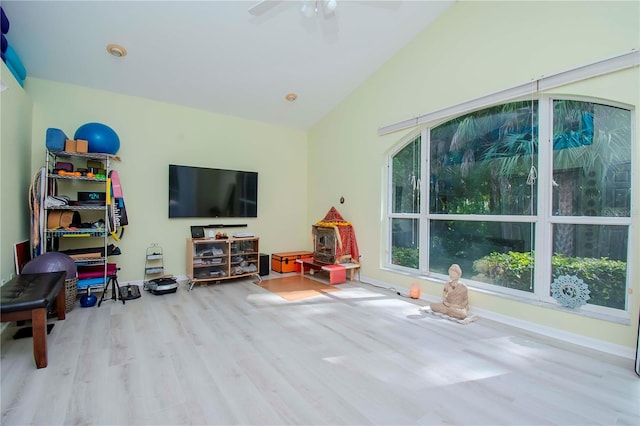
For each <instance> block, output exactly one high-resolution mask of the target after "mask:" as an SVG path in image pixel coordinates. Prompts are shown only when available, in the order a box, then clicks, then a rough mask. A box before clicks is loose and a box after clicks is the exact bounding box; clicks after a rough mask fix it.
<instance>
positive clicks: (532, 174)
mask: <svg viewBox="0 0 640 426" xmlns="http://www.w3.org/2000/svg"><path fill="white" fill-rule="evenodd" d="M535 92H536V89H535V88H534V86H531V168H530V169H529V175H528V176H527V185H529V188H530V190H531V194H530V197H529V200H530V201H529V214H530V215H533V209H534V200H535V191H536V182H537V180H538V171H537V170H536V164H535V160H534V158H535V155H534V154H535V149H536V138H537V136H536V132H535V130H534V129H536V126H535V117H536V110H535V106H534V101H533V99H534V96H535ZM539 106H540V103H539V102H538V107H539ZM538 115H539V114H538ZM538 128H539V127H538ZM538 133H539V132H538ZM538 144H539V141H538ZM529 232H530V235H529V244H530V245H531V248H530V250H529V253H530V254H531V258H532V260H533V264H534V265H535V253H534V250H533V246H534V241H535V232H534V230H533V224H529ZM534 270H535V269H533V268H532V271H534ZM529 290H531V291H533V276H531V279H530V280H529Z"/></svg>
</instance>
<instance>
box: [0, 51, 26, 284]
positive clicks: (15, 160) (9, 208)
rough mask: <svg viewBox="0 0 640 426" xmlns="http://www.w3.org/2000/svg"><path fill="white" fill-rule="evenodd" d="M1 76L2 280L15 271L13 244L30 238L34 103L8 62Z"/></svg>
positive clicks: (0, 223) (0, 247)
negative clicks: (30, 184)
mask: <svg viewBox="0 0 640 426" xmlns="http://www.w3.org/2000/svg"><path fill="white" fill-rule="evenodd" d="M0 64H1V69H0V78H2V82H3V83H4V85H5V86H7V90H5V91H3V92H2V93H0V129H1V130H0V280H2V281H7V280H9V279H10V278H11V277H12V276H13V274H15V266H14V257H13V245H14V244H15V243H17V242H20V241H25V240H28V239H29V228H30V227H29V222H30V220H29V217H30V213H29V202H28V200H29V198H28V194H29V183H30V181H31V164H30V163H31V114H32V109H33V108H32V103H31V99H30V98H29V96H28V95H27V93H26V92H25V91H24V90H23V89H22V87H20V85H19V84H18V82H17V81H16V79H15V78H14V77H13V75H12V74H11V72H10V71H9V69H8V68H7V66H6V65H5V64H4V62H2V61H0Z"/></svg>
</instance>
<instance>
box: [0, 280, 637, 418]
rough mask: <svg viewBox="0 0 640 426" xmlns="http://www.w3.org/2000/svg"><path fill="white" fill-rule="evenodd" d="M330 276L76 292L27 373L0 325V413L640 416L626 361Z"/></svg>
mask: <svg viewBox="0 0 640 426" xmlns="http://www.w3.org/2000/svg"><path fill="white" fill-rule="evenodd" d="M276 276H277V274H272V275H271V277H270V278H274V277H276ZM337 287H338V288H340V290H339V291H336V292H332V293H327V294H322V295H319V296H315V297H312V298H308V299H302V300H294V301H287V300H284V299H282V298H280V297H279V296H277V295H274V294H273V293H270V292H269V291H268V290H265V289H264V288H261V287H260V286H258V285H255V284H253V283H252V282H251V281H250V280H235V281H226V282H223V283H219V284H212V285H199V286H196V287H195V288H194V289H193V290H192V291H188V287H187V286H186V285H181V286H180V288H179V289H178V292H177V293H175V294H168V295H163V296H154V295H151V294H149V293H143V295H142V297H141V298H139V299H135V300H131V301H127V303H126V304H125V305H123V304H122V303H119V302H114V301H111V300H107V301H105V302H103V304H102V306H101V307H99V308H98V307H94V308H86V309H85V308H80V307H79V304H77V305H76V307H74V309H73V310H72V311H71V312H69V313H68V314H67V319H66V320H65V321H55V319H50V320H49V321H50V322H55V323H56V326H55V327H54V329H53V331H52V333H51V334H50V335H49V336H48V339H47V340H48V344H49V351H48V353H49V366H48V367H47V368H44V369H39V370H38V369H36V368H35V365H34V362H33V357H32V346H31V341H30V340H29V339H21V340H12V339H11V336H12V335H13V332H15V330H11V329H9V330H6V331H5V332H4V333H3V335H2V349H1V374H2V376H1V386H2V396H1V402H2V407H1V408H2V419H1V420H2V421H1V423H2V424H3V425H5V424H6V425H22V424H163V425H170V424H180V425H182V424H200V425H202V424H221V425H222V424H224V425H230V424H246V425H253V424H255V425H264V424H269V425H281V424H282V425H284V424H292V425H301V424H304V425H366V424H394V425H404V424H407V425H408V424H461V425H465V424H468V425H533V424H535V425H544V424H550V425H574V424H595V425H611V424H640V403H639V401H640V379H639V378H638V377H637V376H636V375H635V373H634V372H633V361H632V360H628V359H622V358H619V357H615V356H612V355H609V354H604V353H600V352H597V351H594V350H589V349H585V348H582V347H579V346H576V345H572V344H569V343H565V342H561V341H557V340H554V339H550V338H548V337H544V336H539V335H536V334H534V333H530V332H525V331H523V330H519V329H517V328H514V327H510V326H507V325H504V324H498V323H495V322H492V321H490V320H486V319H483V318H480V319H479V320H478V321H476V322H473V323H471V324H467V325H462V324H458V323H455V322H451V321H446V320H443V319H441V318H437V317H433V316H427V315H424V313H421V311H420V309H419V308H420V307H421V303H420V301H415V300H411V299H406V298H402V297H399V296H397V295H396V294H393V293H389V292H385V291H384V290H380V289H377V288H375V287H371V286H367V285H365V284H360V283H357V282H348V283H345V284H341V285H339V286H337ZM34 407H37V409H34Z"/></svg>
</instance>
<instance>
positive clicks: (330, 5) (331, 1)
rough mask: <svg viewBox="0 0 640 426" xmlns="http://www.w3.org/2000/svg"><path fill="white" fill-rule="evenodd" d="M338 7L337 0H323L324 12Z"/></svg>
mask: <svg viewBox="0 0 640 426" xmlns="http://www.w3.org/2000/svg"><path fill="white" fill-rule="evenodd" d="M337 7H338V1H337V0H324V10H325V12H326V13H333V12H335V11H336V8H337Z"/></svg>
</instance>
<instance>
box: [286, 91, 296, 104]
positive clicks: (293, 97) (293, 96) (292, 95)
mask: <svg viewBox="0 0 640 426" xmlns="http://www.w3.org/2000/svg"><path fill="white" fill-rule="evenodd" d="M284 98H285V99H286V100H288V101H289V102H294V101H295V100H296V99H298V95H296V94H295V93H288V94H287V95H286V96H285V97H284Z"/></svg>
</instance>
